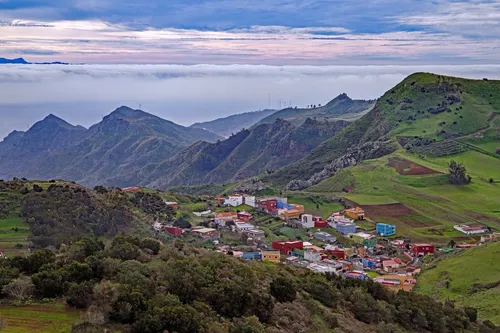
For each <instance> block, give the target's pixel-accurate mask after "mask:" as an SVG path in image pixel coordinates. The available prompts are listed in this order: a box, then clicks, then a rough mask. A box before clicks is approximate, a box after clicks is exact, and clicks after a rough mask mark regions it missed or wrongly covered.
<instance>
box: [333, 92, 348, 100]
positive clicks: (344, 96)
mask: <svg viewBox="0 0 500 333" xmlns="http://www.w3.org/2000/svg"><path fill="white" fill-rule="evenodd" d="M333 100H334V101H352V98H350V97H349V96H348V95H347V94H346V93H342V94H340V95H338V96H337V97H335V98H334V99H333Z"/></svg>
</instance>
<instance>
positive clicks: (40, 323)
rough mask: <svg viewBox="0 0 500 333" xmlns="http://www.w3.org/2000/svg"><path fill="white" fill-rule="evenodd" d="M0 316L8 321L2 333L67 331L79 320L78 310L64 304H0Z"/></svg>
mask: <svg viewBox="0 0 500 333" xmlns="http://www.w3.org/2000/svg"><path fill="white" fill-rule="evenodd" d="M0 318H2V319H4V320H5V321H6V322H7V327H6V328H4V329H2V333H27V332H30V333H66V332H68V333H69V332H71V326H72V324H73V323H75V322H76V321H77V320H78V311H76V310H71V309H67V308H66V307H65V306H63V305H59V304H50V305H33V306H30V305H27V306H19V307H17V306H3V305H2V306H0Z"/></svg>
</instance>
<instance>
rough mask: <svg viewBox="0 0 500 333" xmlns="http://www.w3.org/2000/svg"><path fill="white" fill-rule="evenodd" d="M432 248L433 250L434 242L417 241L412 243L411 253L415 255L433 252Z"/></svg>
mask: <svg viewBox="0 0 500 333" xmlns="http://www.w3.org/2000/svg"><path fill="white" fill-rule="evenodd" d="M434 250H435V248H434V244H427V243H419V244H412V246H411V253H413V255H414V256H417V257H418V256H426V255H428V254H433V253H434Z"/></svg>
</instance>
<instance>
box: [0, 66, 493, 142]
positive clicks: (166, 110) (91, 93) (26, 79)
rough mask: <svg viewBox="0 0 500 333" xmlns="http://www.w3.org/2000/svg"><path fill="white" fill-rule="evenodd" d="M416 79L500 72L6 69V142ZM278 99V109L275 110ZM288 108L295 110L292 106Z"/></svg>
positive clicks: (324, 98) (1, 85)
mask: <svg viewBox="0 0 500 333" xmlns="http://www.w3.org/2000/svg"><path fill="white" fill-rule="evenodd" d="M414 72H434V73H437V74H443V75H453V76H461V77H467V78H476V79H481V78H483V77H489V78H491V79H495V78H496V79H500V65H478V66H463V65H462V66H456V65H451V66H444V65H437V66H254V65H229V66H220V65H195V66H183V65H69V66H64V65H60V66H59V65H57V66H56V65H2V66H0V100H1V101H2V102H1V104H0V117H1V118H2V123H1V124H0V137H1V138H4V137H5V136H6V135H7V134H8V133H10V132H11V131H13V130H23V131H25V130H26V129H27V128H29V126H31V125H33V124H34V123H35V122H36V121H39V120H41V119H43V118H44V117H45V116H46V115H48V114H49V113H53V114H55V115H57V116H59V117H61V118H63V119H65V120H66V121H68V122H70V123H72V124H74V125H82V126H84V127H89V126H91V125H93V124H95V123H97V122H99V121H100V120H101V119H102V117H103V116H104V115H106V114H109V113H110V112H111V111H113V110H114V109H116V108H117V107H119V106H121V105H126V106H129V107H131V108H134V109H138V108H139V105H142V107H141V109H143V110H144V111H146V112H149V113H152V114H155V115H158V116H160V117H162V118H165V119H168V120H171V121H173V122H175V123H178V124H180V125H184V126H189V125H191V124H193V123H196V122H203V121H209V120H213V119H216V118H221V117H226V116H229V115H232V114H236V113H243V112H249V111H257V110H262V109H266V108H273V109H278V108H279V106H280V104H279V101H280V100H281V107H282V108H284V107H286V106H288V104H290V101H291V102H292V106H299V107H305V106H307V105H308V104H325V103H327V102H328V101H330V100H331V99H333V98H335V97H336V96H338V95H339V94H341V93H347V94H348V95H349V96H350V97H351V98H354V99H375V98H378V97H380V96H381V95H382V94H383V93H384V92H385V91H387V90H388V89H390V88H391V87H392V86H394V85H396V84H397V83H399V82H400V81H401V80H402V79H404V78H405V77H406V76H407V75H409V74H411V73H414ZM269 93H271V104H269ZM285 103H287V104H285Z"/></svg>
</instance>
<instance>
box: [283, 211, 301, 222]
mask: <svg viewBox="0 0 500 333" xmlns="http://www.w3.org/2000/svg"><path fill="white" fill-rule="evenodd" d="M302 213H303V212H301V211H300V210H298V209H290V210H287V211H285V212H284V213H283V218H284V219H285V220H292V219H300V215H302Z"/></svg>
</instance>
